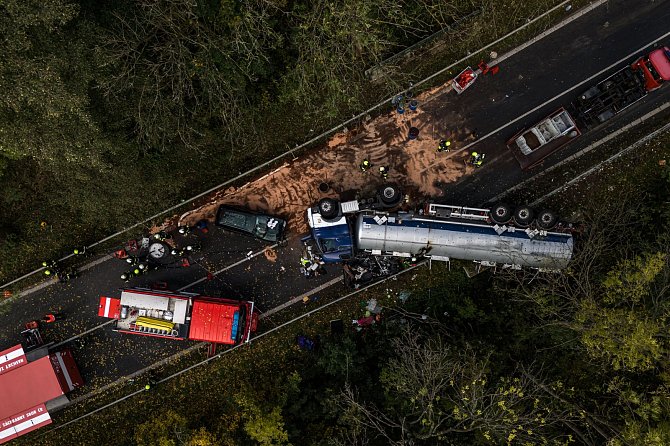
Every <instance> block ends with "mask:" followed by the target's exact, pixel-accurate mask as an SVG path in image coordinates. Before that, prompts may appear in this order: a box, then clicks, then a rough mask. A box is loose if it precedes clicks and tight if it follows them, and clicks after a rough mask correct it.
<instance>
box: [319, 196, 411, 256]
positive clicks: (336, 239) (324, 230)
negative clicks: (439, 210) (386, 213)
mask: <svg viewBox="0 0 670 446" xmlns="http://www.w3.org/2000/svg"><path fill="white" fill-rule="evenodd" d="M403 198H404V195H403V194H402V192H401V191H400V189H399V188H398V186H396V185H393V184H387V185H385V186H383V187H382V188H381V189H380V190H379V191H378V192H377V194H376V195H375V196H374V197H373V198H368V199H362V200H354V201H344V202H340V201H338V200H335V199H332V198H323V199H321V200H320V201H319V202H318V203H317V204H316V205H314V206H312V207H310V208H309V209H307V224H308V225H309V229H310V236H309V237H307V238H306V239H311V241H312V242H313V243H314V244H315V245H316V248H317V251H318V252H317V255H318V256H319V257H320V258H321V260H322V261H323V262H324V263H337V262H344V261H347V260H351V259H353V258H354V254H355V251H356V246H355V245H354V240H353V236H352V224H353V223H355V221H356V218H355V217H356V215H357V214H358V213H360V212H362V211H366V210H378V209H379V210H382V209H390V208H395V207H397V206H399V205H400V203H401V202H402V200H403ZM349 217H353V218H352V220H351V221H350V219H349Z"/></svg>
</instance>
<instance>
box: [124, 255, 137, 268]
mask: <svg viewBox="0 0 670 446" xmlns="http://www.w3.org/2000/svg"><path fill="white" fill-rule="evenodd" d="M126 263H128V264H129V265H130V266H135V265H137V264H138V263H140V259H138V258H137V257H134V256H128V257H127V258H126Z"/></svg>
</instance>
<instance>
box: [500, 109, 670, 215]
mask: <svg viewBox="0 0 670 446" xmlns="http://www.w3.org/2000/svg"><path fill="white" fill-rule="evenodd" d="M668 107H670V102H666V103H665V104H663V105H661V106H660V107H658V108H657V109H655V110H652V111H651V112H649V113H647V114H646V115H644V116H642V117H641V118H638V119H636V120H635V121H633V122H631V123H629V124H626V125H625V126H624V127H622V128H620V129H619V130H617V131H615V132H612V133H610V134H608V135H607V136H605V137H604V138H602V139H600V140H598V141H595V142H594V143H593V144H590V145H589V146H588V147H585V148H583V149H582V150H580V151H579V152H577V153H575V154H573V155H570V156H569V157H567V158H565V159H564V160H562V161H560V162H558V163H556V164H554V165H553V166H551V167H548V168H546V169H544V170H543V171H542V172H538V173H537V174H536V175H533V176H532V177H530V178H528V179H526V180H524V181H522V182H521V183H519V184H517V185H515V186H512V187H510V188H509V189H507V190H506V191H505V192H502V193H500V194H498V195H496V196H495V197H493V198H491V199H489V200H488V201H487V203H491V204H493V203H496V202H498V201H500V200H501V199H502V198H503V197H505V196H507V195H509V194H510V193H511V192H514V191H516V190H519V189H521V188H523V187H525V186H526V185H528V184H529V183H531V182H533V181H536V180H537V179H539V178H541V177H543V176H545V175H546V174H548V173H549V172H552V171H553V170H555V169H558V168H559V167H562V166H563V165H564V164H566V163H569V162H570V161H574V160H575V159H577V158H579V157H580V156H582V155H585V154H586V153H589V152H590V151H592V150H594V149H596V148H598V147H600V146H601V145H603V144H605V143H606V142H609V141H611V140H612V139H614V138H616V137H618V136H619V135H621V134H622V133H625V132H627V131H628V130H630V129H632V128H634V127H636V126H637V125H639V124H640V123H642V122H644V121H646V120H647V119H649V118H651V117H653V116H655V115H656V114H658V113H660V112H662V111H663V110H665V109H666V108H668ZM657 131H658V130H657ZM657 131H655V132H652V134H651V135H654V136H655V135H656V134H657V133H656V132H657ZM647 136H649V135H647ZM652 137H653V136H652ZM645 138H647V137H645ZM645 138H642V140H640V141H643V140H644V141H646V140H648V139H645ZM635 146H636V147H637V146H638V143H636V145H635ZM620 153H621V152H620Z"/></svg>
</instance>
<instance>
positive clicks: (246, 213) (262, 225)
mask: <svg viewBox="0 0 670 446" xmlns="http://www.w3.org/2000/svg"><path fill="white" fill-rule="evenodd" d="M215 223H216V225H217V226H219V227H220V228H223V229H228V230H231V231H235V232H240V233H243V234H247V235H251V236H253V237H256V238H258V239H261V240H265V241H267V242H278V241H281V240H282V239H283V237H284V230H285V229H286V221H285V220H283V219H281V218H278V217H273V216H270V215H266V214H261V213H257V212H253V211H250V210H248V209H242V208H239V207H236V206H230V205H226V204H222V205H221V206H219V210H218V212H217V213H216V220H215Z"/></svg>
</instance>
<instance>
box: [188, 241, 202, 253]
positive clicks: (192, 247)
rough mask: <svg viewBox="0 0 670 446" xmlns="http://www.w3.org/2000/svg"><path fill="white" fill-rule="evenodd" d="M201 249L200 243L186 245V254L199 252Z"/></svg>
mask: <svg viewBox="0 0 670 446" xmlns="http://www.w3.org/2000/svg"><path fill="white" fill-rule="evenodd" d="M201 247H202V246H200V243H194V244H192V245H186V251H187V252H196V251H200V248H201Z"/></svg>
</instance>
